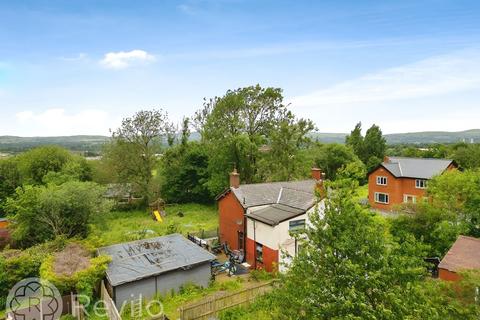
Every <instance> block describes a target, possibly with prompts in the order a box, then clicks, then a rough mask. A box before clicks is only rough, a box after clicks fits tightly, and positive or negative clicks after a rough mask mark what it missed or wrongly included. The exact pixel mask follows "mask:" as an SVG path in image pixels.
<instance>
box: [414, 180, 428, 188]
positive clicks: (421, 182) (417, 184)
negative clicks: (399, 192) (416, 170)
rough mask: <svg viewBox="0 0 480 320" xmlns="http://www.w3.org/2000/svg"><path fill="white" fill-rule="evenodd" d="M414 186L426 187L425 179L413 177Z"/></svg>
mask: <svg viewBox="0 0 480 320" xmlns="http://www.w3.org/2000/svg"><path fill="white" fill-rule="evenodd" d="M415 188H417V189H426V188H427V180H423V179H415Z"/></svg>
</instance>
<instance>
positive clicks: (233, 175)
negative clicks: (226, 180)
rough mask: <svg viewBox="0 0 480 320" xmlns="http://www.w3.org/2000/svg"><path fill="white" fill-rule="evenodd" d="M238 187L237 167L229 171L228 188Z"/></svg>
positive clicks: (238, 175)
mask: <svg viewBox="0 0 480 320" xmlns="http://www.w3.org/2000/svg"><path fill="white" fill-rule="evenodd" d="M238 187H240V174H238V172H237V169H236V168H235V169H233V171H232V172H231V173H230V188H235V189H236V188H238Z"/></svg>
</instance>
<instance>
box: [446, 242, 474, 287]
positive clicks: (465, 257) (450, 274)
mask: <svg viewBox="0 0 480 320" xmlns="http://www.w3.org/2000/svg"><path fill="white" fill-rule="evenodd" d="M467 270H480V239H478V238H473V237H467V236H459V237H458V239H457V241H455V243H454V244H453V245H452V247H451V248H450V250H448V252H447V254H446V255H445V257H443V259H442V261H441V262H440V264H439V265H438V277H439V278H440V279H442V280H448V281H458V280H460V279H461V276H460V275H459V274H458V273H459V272H461V271H467Z"/></svg>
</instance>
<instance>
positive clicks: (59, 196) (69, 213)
mask: <svg viewBox="0 0 480 320" xmlns="http://www.w3.org/2000/svg"><path fill="white" fill-rule="evenodd" d="M104 191H105V190H104V188H102V187H100V186H98V185H96V184H95V183H92V182H79V181H69V182H66V183H64V184H61V185H56V184H49V185H47V186H43V185H40V186H28V185H27V186H24V187H23V188H17V190H16V193H15V196H14V197H12V198H9V199H8V200H7V203H6V205H5V209H6V211H7V214H8V217H9V219H10V220H11V221H12V238H13V240H14V241H15V242H16V244H18V245H19V246H21V247H29V246H31V245H34V244H37V243H41V242H44V241H47V240H52V239H54V238H56V237H58V236H61V235H63V236H66V237H74V236H80V237H85V236H86V235H87V231H88V223H89V221H90V217H91V216H92V215H94V214H100V213H104V212H105V211H108V209H109V203H108V202H106V201H105V200H104V199H103V193H104Z"/></svg>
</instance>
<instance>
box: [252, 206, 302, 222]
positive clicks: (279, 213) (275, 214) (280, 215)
mask: <svg viewBox="0 0 480 320" xmlns="http://www.w3.org/2000/svg"><path fill="white" fill-rule="evenodd" d="M305 212H306V211H305V210H302V209H298V208H292V207H289V206H286V205H283V204H272V205H269V206H268V207H265V208H262V209H259V210H256V211H253V212H250V213H249V214H247V217H249V218H251V219H254V220H258V221H260V222H263V223H266V224H268V225H270V226H275V225H277V224H279V223H280V222H283V221H285V220H289V219H292V218H295V217H296V216H299V215H301V214H304V213H305Z"/></svg>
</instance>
